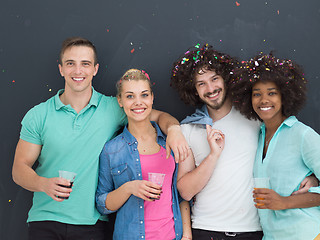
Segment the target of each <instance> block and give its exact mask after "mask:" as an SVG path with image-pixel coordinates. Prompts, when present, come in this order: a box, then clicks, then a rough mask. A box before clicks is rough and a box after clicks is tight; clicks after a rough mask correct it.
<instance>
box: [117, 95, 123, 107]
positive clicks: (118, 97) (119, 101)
mask: <svg viewBox="0 0 320 240" xmlns="http://www.w3.org/2000/svg"><path fill="white" fill-rule="evenodd" d="M117 100H118V103H119V106H120V107H123V105H122V103H121V97H120V96H117Z"/></svg>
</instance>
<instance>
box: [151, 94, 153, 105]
mask: <svg viewBox="0 0 320 240" xmlns="http://www.w3.org/2000/svg"><path fill="white" fill-rule="evenodd" d="M151 98H152V105H153V100H154V94H153V92H151Z"/></svg>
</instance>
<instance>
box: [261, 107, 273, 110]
mask: <svg viewBox="0 0 320 240" xmlns="http://www.w3.org/2000/svg"><path fill="white" fill-rule="evenodd" d="M270 109H271V107H261V108H260V110H262V111H268V110H270Z"/></svg>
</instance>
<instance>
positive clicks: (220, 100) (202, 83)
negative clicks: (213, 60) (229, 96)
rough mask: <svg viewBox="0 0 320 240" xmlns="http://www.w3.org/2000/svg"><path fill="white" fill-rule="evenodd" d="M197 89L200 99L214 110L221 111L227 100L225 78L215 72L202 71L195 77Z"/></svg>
mask: <svg viewBox="0 0 320 240" xmlns="http://www.w3.org/2000/svg"><path fill="white" fill-rule="evenodd" d="M195 87H196V89H197V93H198V95H199V98H200V99H201V100H202V101H203V102H204V103H205V104H207V106H208V107H209V108H212V109H214V110H218V109H220V108H221V107H222V106H223V104H224V103H225V100H226V87H225V83H224V80H223V78H222V77H221V76H220V75H218V74H216V72H215V71H210V70H204V69H200V70H199V73H198V74H196V76H195Z"/></svg>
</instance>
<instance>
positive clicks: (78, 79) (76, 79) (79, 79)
mask: <svg viewBox="0 0 320 240" xmlns="http://www.w3.org/2000/svg"><path fill="white" fill-rule="evenodd" d="M72 79H73V80H75V81H82V80H83V79H84V78H72Z"/></svg>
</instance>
